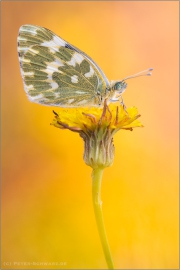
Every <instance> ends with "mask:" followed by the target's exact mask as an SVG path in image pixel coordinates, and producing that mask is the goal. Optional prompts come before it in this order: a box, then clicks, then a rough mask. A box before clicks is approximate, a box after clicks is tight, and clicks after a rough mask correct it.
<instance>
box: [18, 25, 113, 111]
mask: <svg viewBox="0 0 180 270" xmlns="http://www.w3.org/2000/svg"><path fill="white" fill-rule="evenodd" d="M18 53H19V61H20V67H21V74H22V77H23V80H24V88H25V91H26V93H27V95H28V97H29V99H30V100H31V101H33V102H36V103H41V104H45V105H52V106H60V107H78V106H85V105H88V104H91V105H92V106H93V100H94V99H95V98H96V96H97V92H100V93H103V92H104V91H105V89H106V87H107V85H108V83H107V82H108V81H107V82H106V80H107V79H106V77H105V75H104V74H103V73H102V72H101V70H100V68H99V67H98V66H97V65H96V64H95V63H94V62H93V60H92V59H91V58H89V57H88V56H87V55H86V54H84V53H83V52H81V51H80V50H78V49H77V48H75V47H74V46H72V45H70V44H69V43H67V42H66V41H64V40H63V39H61V38H60V37H58V36H56V35H55V34H54V33H53V32H51V31H50V30H48V29H46V28H43V27H38V26H33V25H24V26H22V27H21V28H20V31H19V37H18ZM105 79H106V80H105Z"/></svg>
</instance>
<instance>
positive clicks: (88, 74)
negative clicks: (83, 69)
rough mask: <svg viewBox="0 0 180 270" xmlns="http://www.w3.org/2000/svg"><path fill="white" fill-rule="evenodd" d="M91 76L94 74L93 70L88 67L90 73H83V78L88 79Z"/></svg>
mask: <svg viewBox="0 0 180 270" xmlns="http://www.w3.org/2000/svg"><path fill="white" fill-rule="evenodd" d="M93 74H94V69H93V68H92V67H91V66H90V71H89V72H87V73H85V74H84V76H85V77H86V78H89V77H91V76H93Z"/></svg>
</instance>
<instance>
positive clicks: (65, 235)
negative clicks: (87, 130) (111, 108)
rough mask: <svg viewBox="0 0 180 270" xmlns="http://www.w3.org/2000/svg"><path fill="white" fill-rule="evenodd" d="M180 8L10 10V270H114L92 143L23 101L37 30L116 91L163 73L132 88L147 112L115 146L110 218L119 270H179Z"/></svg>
mask: <svg viewBox="0 0 180 270" xmlns="http://www.w3.org/2000/svg"><path fill="white" fill-rule="evenodd" d="M178 6H179V2H178V1H157V2H156V1H124V2H123V1H120V2H94V1H92V2H88V1H87V2H83V1H79V2H78V1H77V2H76V1H75V2H53V1H52V2H50V1H49V2H28V1H27V2H25V1H24V2H23V1H19V2H15V1H14V2H13V1H10V2H2V3H1V8H2V17H1V21H2V25H1V28H2V98H1V102H2V170H3V171H2V190H3V192H2V267H1V268H2V269H63V268H65V269H105V268H106V262H105V259H104V255H103V251H102V247H101V244H100V239H99V236H98V232H97V228H96V223H95V218H94V213H93V206H92V200H91V168H90V167H88V166H86V165H85V164H84V162H83V158H82V155H83V141H82V139H81V138H80V137H79V136H78V134H74V133H72V132H70V131H66V130H65V131H63V130H59V129H57V128H54V127H53V126H50V122H52V119H53V113H52V110H53V109H54V108H53V107H47V106H41V105H37V104H33V103H30V102H29V101H28V99H27V97H26V95H25V92H24V90H23V84H22V79H21V76H20V70H19V63H18V57H17V34H18V30H19V27H20V26H21V25H23V24H27V23H28V24H36V25H40V26H44V27H46V28H48V29H50V30H52V31H53V32H55V33H56V34H57V35H59V36H61V37H62V38H63V39H65V40H67V41H69V42H70V43H71V44H73V45H75V46H76V47H78V48H80V49H81V50H82V51H84V52H86V53H87V54H88V55H90V56H91V57H92V58H93V59H94V60H95V61H96V62H97V63H98V65H99V66H100V67H101V68H102V70H103V71H104V73H105V74H106V76H107V77H108V79H109V80H116V79H123V78H124V77H125V76H128V75H131V74H133V73H136V72H139V71H141V70H143V69H146V68H149V67H153V68H154V72H153V76H151V77H140V78H136V79H131V80H129V81H127V82H128V88H127V90H126V92H125V93H124V95H123V97H124V102H125V104H126V106H127V107H130V106H137V107H138V110H139V113H140V114H141V115H142V116H141V118H140V120H141V122H142V123H143V125H144V128H137V129H134V131H133V132H130V131H124V130H122V131H120V132H118V133H117V134H116V135H115V138H114V143H115V149H116V152H115V161H114V164H113V166H112V167H110V168H107V169H106V170H105V172H104V177H103V185H102V201H103V213H104V220H105V225H106V230H107V234H108V238H109V243H110V247H111V250H112V256H113V259H114V263H115V268H116V269H158V268H161V269H177V268H178V261H179V260H178V257H179V250H178V238H179V237H178V73H179V72H178V59H179V55H178V21H179V17H178V16H179V14H178ZM56 110H57V108H56ZM47 262H48V263H49V264H51V265H49V266H45V265H44V263H47ZM33 263H34V265H33ZM53 263H56V264H57V265H54V266H53ZM64 263H65V264H64ZM63 264H64V265H63Z"/></svg>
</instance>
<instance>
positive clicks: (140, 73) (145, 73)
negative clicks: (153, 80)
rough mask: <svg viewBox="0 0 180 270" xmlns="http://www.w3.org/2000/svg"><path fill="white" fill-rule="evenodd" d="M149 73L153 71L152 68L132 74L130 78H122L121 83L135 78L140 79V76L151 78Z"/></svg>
mask: <svg viewBox="0 0 180 270" xmlns="http://www.w3.org/2000/svg"><path fill="white" fill-rule="evenodd" d="M151 71H153V68H148V69H146V70H143V71H141V72H138V73H136V74H134V75H131V76H128V77H126V78H124V79H123V80H122V82H123V81H126V80H128V79H131V78H136V77H140V76H151V75H152V73H151Z"/></svg>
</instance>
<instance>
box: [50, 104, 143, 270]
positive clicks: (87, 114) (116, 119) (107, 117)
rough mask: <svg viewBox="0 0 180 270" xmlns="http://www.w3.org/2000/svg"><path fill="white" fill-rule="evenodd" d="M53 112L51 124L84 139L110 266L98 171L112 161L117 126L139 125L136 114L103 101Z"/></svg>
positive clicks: (110, 267)
mask: <svg viewBox="0 0 180 270" xmlns="http://www.w3.org/2000/svg"><path fill="white" fill-rule="evenodd" d="M54 114H55V117H54V119H53V122H52V123H51V124H52V125H54V126H55V127H57V128H60V129H69V130H70V131H73V132H76V133H79V135H80V137H81V138H82V139H83V140H84V161H85V163H86V164H87V165H88V166H90V167H92V169H93V172H92V198H93V206H94V212H95V217H96V223H97V227H98V232H99V236H100V239H101V243H102V247H103V251H104V255H105V258H106V262H107V265H108V268H109V269H114V265H113V260H112V256H111V252H110V248H109V244H108V239H107V235H106V231H105V226H104V221H103V215H102V202H101V193H100V192H101V181H102V174H103V171H104V168H106V167H109V166H111V165H112V164H113V160H114V144H113V136H114V135H115V133H116V132H118V131H119V130H121V129H126V130H131V131H132V130H133V128H135V127H142V124H141V123H140V122H139V120H138V118H139V117H140V115H139V114H138V110H137V108H136V107H131V108H127V109H126V108H125V106H124V105H121V104H120V105H118V106H117V105H112V104H110V105H109V106H108V105H107V103H106V101H105V102H104V107H103V108H90V109H88V108H78V109H75V108H72V109H61V110H60V111H59V112H58V113H57V112H54Z"/></svg>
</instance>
